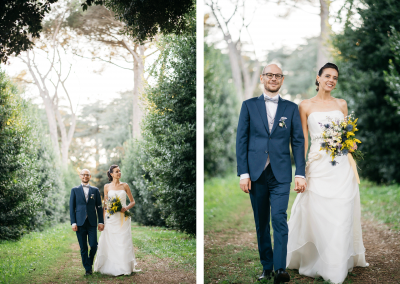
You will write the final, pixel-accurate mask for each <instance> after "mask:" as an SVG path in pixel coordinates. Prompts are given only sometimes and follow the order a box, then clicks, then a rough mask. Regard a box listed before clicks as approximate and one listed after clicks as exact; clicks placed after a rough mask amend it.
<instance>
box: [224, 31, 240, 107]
mask: <svg viewBox="0 0 400 284" xmlns="http://www.w3.org/2000/svg"><path fill="white" fill-rule="evenodd" d="M224 39H225V42H226V43H227V45H228V49H229V62H230V63H231V70H232V77H233V78H232V79H233V83H234V84H235V88H236V95H237V97H238V99H239V101H240V102H241V101H242V100H243V80H242V71H241V68H240V65H239V62H240V57H241V55H240V52H239V51H238V50H237V47H236V43H234V42H233V40H232V37H231V35H230V34H228V35H226V36H224Z"/></svg>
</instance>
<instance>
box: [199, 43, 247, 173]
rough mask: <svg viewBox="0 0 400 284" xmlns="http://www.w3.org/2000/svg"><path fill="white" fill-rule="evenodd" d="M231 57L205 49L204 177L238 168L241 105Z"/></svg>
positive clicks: (209, 48)
mask: <svg viewBox="0 0 400 284" xmlns="http://www.w3.org/2000/svg"><path fill="white" fill-rule="evenodd" d="M234 90H235V87H234V85H233V82H232V72H231V69H230V68H229V56H228V55H226V54H222V53H221V51H220V50H218V49H216V48H215V47H214V46H212V45H211V46H208V45H207V44H205V45H204V175H205V177H206V178H207V177H214V176H218V175H223V174H225V173H227V172H228V171H230V170H232V169H233V168H234V166H235V162H236V157H235V137H236V136H235V135H236V127H237V121H238V115H239V107H240V106H239V101H238V99H237V96H236V95H235V92H234Z"/></svg>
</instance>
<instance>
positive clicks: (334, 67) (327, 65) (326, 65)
mask: <svg viewBox="0 0 400 284" xmlns="http://www.w3.org/2000/svg"><path fill="white" fill-rule="evenodd" d="M327 68H332V69H335V70H336V71H337V73H338V76H339V68H338V67H337V66H336V64H333V63H330V62H328V63H326V64H325V65H324V66H322V67H321V69H319V72H318V76H320V77H321V75H322V73H323V72H324V69H327ZM315 85H316V86H317V89H316V90H317V92H318V90H319V83H318V81H317V79H315Z"/></svg>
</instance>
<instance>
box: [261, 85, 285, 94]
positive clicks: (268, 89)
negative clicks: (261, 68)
mask: <svg viewBox="0 0 400 284" xmlns="http://www.w3.org/2000/svg"><path fill="white" fill-rule="evenodd" d="M280 89H281V87H280V86H279V87H278V89H274V90H272V89H270V88H268V87H264V91H267V92H270V93H273V94H277V93H278V92H279V90H280Z"/></svg>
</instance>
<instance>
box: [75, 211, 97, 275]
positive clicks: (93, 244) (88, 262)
mask: <svg viewBox="0 0 400 284" xmlns="http://www.w3.org/2000/svg"><path fill="white" fill-rule="evenodd" d="M76 236H77V238H78V242H79V247H80V248H81V257H82V264H83V267H85V270H86V271H92V265H93V260H94V256H95V255H96V252H97V227H96V226H90V223H89V219H88V218H86V220H85V223H83V225H82V226H78V231H77V232H76ZM88 241H89V246H90V252H89V255H88Z"/></svg>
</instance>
